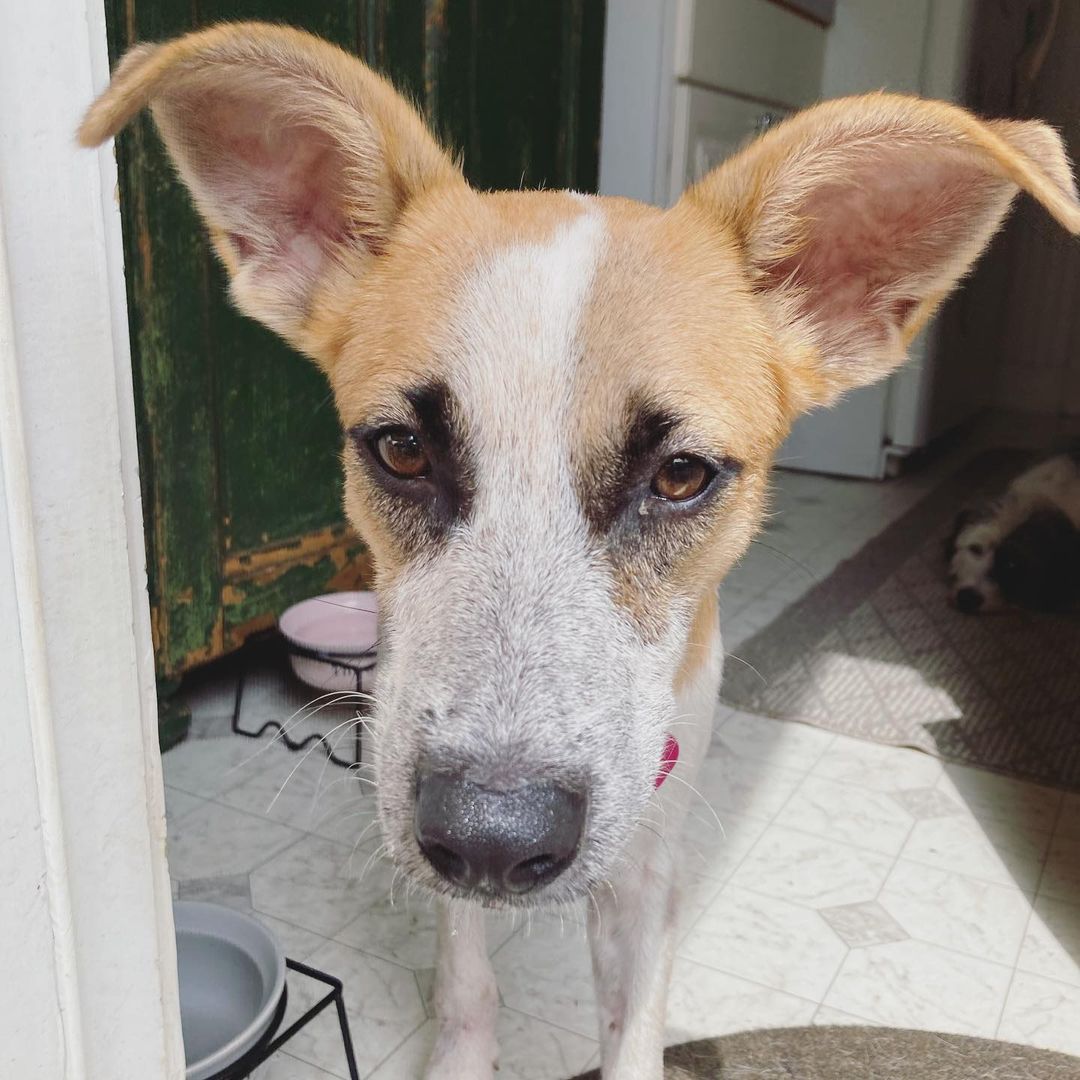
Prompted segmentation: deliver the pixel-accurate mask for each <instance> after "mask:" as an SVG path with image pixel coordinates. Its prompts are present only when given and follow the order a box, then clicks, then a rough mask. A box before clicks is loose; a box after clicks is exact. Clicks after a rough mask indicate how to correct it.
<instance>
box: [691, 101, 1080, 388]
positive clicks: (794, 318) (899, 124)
mask: <svg viewBox="0 0 1080 1080" xmlns="http://www.w3.org/2000/svg"><path fill="white" fill-rule="evenodd" d="M1020 188H1023V189H1024V190H1025V191H1029V192H1031V194H1032V195H1034V196H1035V198H1036V199H1038V200H1039V202H1041V203H1042V204H1043V206H1045V207H1046V208H1047V210H1049V211H1050V213H1051V214H1053V216H1054V217H1055V218H1057V220H1058V221H1059V222H1060V223H1061V224H1062V225H1064V226H1065V228H1067V229H1068V230H1069V231H1070V232H1074V233H1075V232H1077V231H1080V203H1078V202H1077V196H1076V187H1075V185H1074V183H1073V178H1072V172H1071V169H1070V167H1069V163H1068V160H1067V158H1066V155H1065V151H1064V148H1063V145H1062V142H1061V139H1060V138H1059V136H1058V135H1057V134H1056V133H1055V132H1054V131H1053V130H1052V129H1050V128H1048V127H1046V126H1045V125H1043V124H1040V123H1034V122H1018V121H1003V120H998V121H991V122H988V123H984V122H982V121H980V120H978V119H976V118H975V117H974V116H972V115H971V114H969V113H967V112H965V111H964V110H963V109H960V108H958V107H956V106H953V105H948V104H945V103H943V102H934V101H923V100H920V99H918V98H913V97H904V96H900V95H894V94H868V95H865V96H862V97H856V98H846V99H840V100H836V101H829V102H825V103H823V104H821V105H817V106H815V107H814V108H811V109H808V110H806V111H805V112H802V113H798V114H796V115H795V116H794V117H792V118H791V119H790V120H788V121H786V122H784V123H783V124H780V125H779V126H777V127H776V128H774V129H773V130H771V131H769V132H767V133H766V134H765V135H763V136H762V137H761V138H760V139H758V140H757V141H755V142H753V143H751V144H750V145H749V146H748V147H747V148H746V149H744V150H743V151H742V152H741V153H739V154H737V155H736V156H735V157H733V158H732V159H730V160H729V161H727V162H725V163H724V164H723V165H721V166H719V168H717V169H715V170H714V171H713V172H711V173H710V174H709V175H708V176H706V177H705V178H704V179H703V180H701V181H700V183H698V184H697V185H695V186H694V187H692V188H691V189H690V190H689V191H688V192H687V193H686V194H685V195H684V196H683V199H684V200H685V202H686V203H689V204H692V205H693V206H694V207H696V208H697V209H699V210H701V211H704V212H705V214H707V215H708V216H709V217H710V218H711V219H712V220H714V221H715V222H716V223H717V225H718V226H719V227H721V228H722V229H724V230H725V231H726V232H727V233H728V234H729V235H733V236H734V238H735V240H736V243H737V244H738V246H739V249H740V252H741V254H742V256H743V258H744V259H745V263H746V267H747V269H748V272H749V274H750V276H751V280H752V282H753V285H754V287H755V288H756V289H757V290H758V291H759V292H760V293H761V294H762V295H763V296H764V297H765V299H766V301H767V303H768V305H769V306H770V308H771V310H772V315H773V320H772V321H773V323H774V325H775V327H776V329H777V333H778V334H779V335H780V337H781V346H782V347H783V348H784V351H785V353H786V354H787V355H788V356H789V357H792V358H794V365H795V370H794V371H793V373H792V375H793V380H792V381H793V385H792V388H791V389H792V392H793V395H794V399H795V400H794V402H793V406H794V407H795V408H796V409H801V408H805V407H808V406H810V405H814V404H823V403H827V402H829V401H831V400H833V399H834V398H835V397H836V396H837V395H838V394H840V393H841V392H842V391H844V390H845V389H848V388H850V387H853V386H859V385H861V384H864V383H868V382H872V381H874V380H875V379H877V378H879V377H881V376H882V375H884V374H885V373H887V372H888V371H889V370H891V369H892V368H893V367H895V366H896V365H897V364H899V363H901V362H902V361H903V359H904V355H905V350H906V348H907V345H908V343H909V342H910V341H911V339H912V338H913V337H914V335H915V333H916V332H917V331H918V330H919V328H920V327H921V326H922V325H923V324H924V323H925V322H926V320H927V319H928V318H929V317H930V315H931V314H932V313H933V311H934V309H935V308H936V307H937V305H938V303H939V302H940V301H941V300H942V299H943V297H944V296H945V295H946V294H947V293H948V292H949V290H950V289H952V287H953V286H954V285H955V284H956V282H957V281H958V280H959V279H960V277H962V276H963V274H964V273H966V271H967V270H968V269H969V268H970V266H971V264H972V263H973V262H974V261H975V259H976V258H977V257H978V255H979V253H980V252H981V251H982V249H983V248H984V247H985V246H986V244H987V242H988V241H989V239H990V237H991V236H992V235H993V233H994V231H995V230H996V229H997V228H998V226H999V225H1000V223H1001V221H1002V219H1003V218H1004V216H1005V213H1006V211H1007V209H1008V207H1009V203H1010V202H1011V200H1012V198H1013V196H1014V195H1015V194H1016V193H1017V190H1018V189H1020Z"/></svg>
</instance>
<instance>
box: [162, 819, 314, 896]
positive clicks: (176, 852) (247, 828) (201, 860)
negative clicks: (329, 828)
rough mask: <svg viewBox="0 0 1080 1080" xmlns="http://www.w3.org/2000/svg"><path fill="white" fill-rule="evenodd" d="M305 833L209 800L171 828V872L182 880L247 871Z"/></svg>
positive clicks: (169, 847)
mask: <svg viewBox="0 0 1080 1080" xmlns="http://www.w3.org/2000/svg"><path fill="white" fill-rule="evenodd" d="M301 836H303V834H302V833H299V832H297V831H296V830H295V829H290V828H288V827H287V826H285V825H279V824H277V823H276V822H273V821H266V820H264V819H263V818H257V817H254V816H253V815H251V814H245V813H243V812H242V811H240V810H234V809H232V807H229V806H220V805H218V804H217V803H213V802H208V803H206V804H204V805H203V806H200V807H198V808H197V809H195V810H193V811H192V812H191V813H190V814H186V815H185V816H184V817H182V818H181V819H180V820H179V821H178V822H177V823H176V824H175V825H174V826H173V828H172V830H171V831H170V832H169V834H168V844H167V846H168V858H169V872H170V873H171V874H172V876H173V877H174V878H176V879H177V880H178V881H186V880H190V879H192V878H214V877H220V876H222V875H228V874H242V873H247V872H248V871H250V870H252V869H254V868H255V867H256V866H258V865H259V864H260V863H261V862H264V861H265V860H266V859H267V858H269V857H270V856H271V855H273V854H274V853H275V852H278V851H281V850H282V849H284V848H286V847H288V846H289V845H290V844H292V843H293V842H294V841H296V840H297V839H299V838H300V837H301Z"/></svg>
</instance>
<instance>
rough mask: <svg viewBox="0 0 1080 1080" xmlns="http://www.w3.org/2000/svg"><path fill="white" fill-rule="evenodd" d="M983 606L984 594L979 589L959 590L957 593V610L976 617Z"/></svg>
mask: <svg viewBox="0 0 1080 1080" xmlns="http://www.w3.org/2000/svg"><path fill="white" fill-rule="evenodd" d="M982 606H983V594H982V593H981V592H979V590H978V589H959V590H957V593H956V610H957V611H962V612H963V613H964V614H965V615H974V614H975V612H977V611H978V610H979V608H981V607H982Z"/></svg>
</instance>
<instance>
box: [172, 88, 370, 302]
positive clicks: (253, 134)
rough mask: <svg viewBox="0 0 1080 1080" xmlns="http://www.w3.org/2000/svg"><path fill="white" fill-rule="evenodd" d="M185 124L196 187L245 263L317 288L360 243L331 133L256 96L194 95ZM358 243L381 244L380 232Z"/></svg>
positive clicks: (342, 164)
mask: <svg viewBox="0 0 1080 1080" xmlns="http://www.w3.org/2000/svg"><path fill="white" fill-rule="evenodd" d="M183 122H184V126H185V128H186V129H187V141H188V144H189V145H190V146H191V147H193V148H194V149H195V153H193V154H192V158H191V166H192V169H193V172H194V177H193V187H195V188H196V189H197V191H198V193H199V195H200V197H201V198H200V201H201V202H202V203H203V204H204V205H205V208H206V210H207V216H208V217H210V219H211V220H213V221H216V222H219V223H223V224H224V226H225V228H224V231H225V233H226V234H227V235H228V237H229V239H230V242H231V243H232V245H233V248H234V250H235V252H236V255H237V257H238V258H239V259H240V260H241V261H249V260H252V259H257V260H259V261H260V262H261V263H263V264H266V263H267V261H268V260H269V264H270V265H269V267H268V268H270V269H271V270H272V272H273V273H275V274H284V275H285V276H286V277H289V278H295V279H300V280H301V281H303V280H306V281H311V280H312V279H313V278H314V277H315V276H316V274H317V273H318V271H319V269H320V268H321V266H322V264H323V263H324V261H325V259H326V258H327V256H328V255H329V254H330V253H331V252H332V251H333V250H334V249H336V248H338V247H339V246H341V245H343V244H345V243H347V242H348V241H349V240H350V239H353V235H352V234H353V232H354V230H353V227H352V222H351V221H350V219H349V216H348V213H347V209H346V199H345V183H346V168H345V158H344V154H343V153H342V151H341V149H340V148H339V147H338V145H337V144H336V142H335V141H334V140H333V138H332V137H331V136H330V135H328V134H327V133H326V132H324V131H322V130H321V129H319V128H318V127H315V126H314V125H312V124H305V123H300V122H297V121H296V119H295V118H293V117H290V116H286V115H278V114H276V113H275V111H274V110H273V109H271V108H270V107H268V104H267V102H266V101H263V100H259V98H258V96H257V95H255V94H250V95H248V94H240V95H237V96H235V97H228V98H222V97H220V96H214V97H213V98H212V99H211V98H210V97H209V95H192V96H191V97H190V98H189V99H188V101H187V102H185V108H184V115H183ZM357 239H361V240H363V241H367V240H371V241H372V242H374V240H375V230H374V229H372V232H371V236H370V237H368V236H363V237H358V238H357Z"/></svg>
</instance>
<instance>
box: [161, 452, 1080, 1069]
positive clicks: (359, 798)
mask: <svg viewBox="0 0 1080 1080" xmlns="http://www.w3.org/2000/svg"><path fill="white" fill-rule="evenodd" d="M970 449H971V447H969V448H968V450H970ZM958 453H959V452H958ZM955 458H956V455H953V459H952V460H951V461H946V462H943V463H941V464H939V465H938V466H936V467H935V468H934V469H932V470H930V471H929V472H928V473H926V474H924V475H920V476H917V477H914V478H912V479H906V480H901V481H897V482H893V483H889V484H884V485H878V484H863V483H854V482H845V481H836V480H825V479H822V478H819V477H811V476H805V475H799V474H792V473H782V474H779V475H778V483H777V488H778V490H777V496H776V499H775V502H774V506H775V509H776V515H775V516H774V519H773V521H772V523H771V526H770V528H769V530H768V531H767V533H766V534H765V536H764V537H763V542H762V544H760V545H757V546H755V547H754V548H752V549H751V551H750V552H749V553H748V555H747V557H746V558H745V559H744V561H743V562H742V564H741V565H740V566H739V567H738V568H737V569H736V571H735V572H734V574H733V575H732V577H731V578H730V580H729V581H728V582H727V583H726V584H725V586H724V587H723V589H722V594H721V597H722V615H723V619H724V625H725V638H726V642H727V644H728V647H729V649H731V650H732V651H733V652H734V653H735V654H737V653H738V651H739V648H738V647H739V643H740V642H741V641H744V640H746V638H747V637H749V636H750V635H751V634H753V633H754V632H755V631H756V630H757V629H759V628H760V627H761V626H764V625H766V624H767V623H768V622H769V621H770V620H771V619H772V618H774V617H775V616H776V615H777V614H778V613H779V612H780V611H781V610H782V609H783V608H784V607H785V606H787V604H789V603H791V602H792V601H793V600H795V599H797V598H798V596H800V595H801V594H802V592H803V591H804V590H805V589H806V588H808V587H809V586H810V585H811V584H813V582H814V581H815V580H816V579H817V578H818V577H820V576H823V575H825V574H827V573H828V572H829V571H830V570H831V569H832V568H833V567H834V566H835V565H836V563H837V562H838V561H840V560H841V559H843V558H844V557H846V556H847V555H848V554H851V553H852V552H854V551H855V550H857V549H858V548H859V547H860V546H861V545H862V544H863V543H864V542H865V541H866V540H867V539H869V538H870V537H871V536H873V535H874V534H875V533H877V532H878V531H880V530H881V528H883V527H884V526H885V525H886V524H887V523H888V522H889V521H891V520H893V519H894V518H895V517H896V516H897V515H899V514H901V513H903V512H904V510H905V509H907V507H909V506H910V505H911V504H912V503H913V502H914V501H916V500H917V499H918V498H920V497H921V495H922V494H923V493H924V491H925V490H927V488H928V487H929V486H931V485H932V484H933V482H934V480H935V478H936V475H937V473H938V472H939V471H940V470H942V469H945V468H947V467H950V465H953V464H955ZM766 545H768V546H766ZM773 549H776V550H773ZM781 552H784V553H787V554H781ZM789 556H793V557H794V558H795V560H796V561H795V562H793V561H792V559H791V557H789ZM730 662H732V663H737V662H738V661H737V660H732V661H730ZM232 679H233V676H232V675H230V674H229V673H227V672H226V673H221V672H219V673H217V674H215V675H213V676H211V677H210V678H208V679H204V680H203V681H202V682H201V683H197V684H196V685H195V686H193V687H192V688H191V689H190V691H189V693H190V700H191V702H192V704H193V705H194V707H195V709H196V724H195V731H194V735H195V736H197V737H192V738H191V739H189V741H187V742H186V743H184V744H182V745H181V746H179V747H177V748H176V749H175V750H173V751H171V752H170V753H168V754H167V755H166V756H165V759H164V760H165V779H166V784H167V797H168V800H167V801H168V817H169V860H170V867H171V871H172V875H173V879H174V887H175V890H176V892H177V894H178V895H179V896H183V897H206V898H214V899H219V900H222V901H224V902H225V903H228V904H232V905H234V906H238V907H241V908H244V909H246V910H252V911H255V912H257V913H258V915H259V917H260V918H262V919H263V920H264V921H265V922H266V923H267V924H268V925H269V926H270V927H271V929H273V930H274V932H275V933H277V934H278V935H279V936H280V938H281V940H282V942H283V945H284V947H285V950H286V952H287V953H288V954H289V955H290V956H293V957H295V958H297V959H300V960H308V961H310V962H312V963H314V964H315V965H317V966H320V967H323V968H325V969H326V970H328V971H332V972H334V973H336V974H338V975H339V976H341V978H342V979H343V980H344V982H345V988H346V996H347V1003H348V1007H349V1012H350V1015H351V1019H352V1026H353V1033H354V1037H355V1042H356V1047H357V1055H358V1059H359V1062H360V1068H361V1074H362V1075H363V1076H365V1077H367V1076H370V1077H373V1078H375V1080H391V1078H393V1080H411V1078H414V1077H418V1076H420V1075H421V1068H422V1062H423V1060H424V1057H425V1054H426V1052H427V1048H428V1047H429V1045H430V1041H431V1038H432V1034H433V1033H432V1022H431V1020H430V1013H431V1009H430V993H431V984H432V972H431V965H432V963H433V948H434V928H433V917H432V913H431V911H430V909H429V908H428V906H427V904H426V902H424V901H423V900H422V899H420V898H418V897H416V896H409V895H408V891H407V890H406V888H405V887H404V885H403V883H402V882H401V881H400V880H397V881H395V876H394V873H393V871H392V869H390V868H389V867H387V866H385V865H384V864H382V863H381V862H378V861H376V860H374V859H373V857H372V856H373V853H374V851H375V849H376V847H377V846H378V839H377V838H376V836H375V835H374V829H373V828H372V829H369V828H368V826H369V825H370V824H371V822H372V806H371V798H370V796H369V795H367V794H366V793H365V791H364V785H362V784H360V783H358V782H356V781H355V780H351V779H347V778H346V777H345V775H344V774H343V772H342V771H341V770H340V769H337V768H335V767H333V766H331V767H329V768H324V766H323V763H322V760H321V759H319V758H318V757H317V755H312V756H311V757H310V758H308V759H307V760H306V761H305V762H304V763H303V765H301V766H300V767H299V768H298V769H297V770H296V772H295V773H294V774H293V775H292V777H291V779H288V783H285V781H286V779H287V778H288V777H289V774H290V773H291V772H292V770H293V769H294V768H295V767H296V765H297V763H298V761H299V760H300V759H299V756H297V755H290V754H288V753H286V752H284V751H283V750H281V749H280V748H279V747H277V746H273V747H271V746H268V745H267V744H265V743H264V744H259V743H256V742H254V741H251V740H246V739H241V738H238V737H234V736H230V735H228V734H227V731H228V720H227V717H228V714H229V713H231V709H232ZM244 700H245V712H244V720H245V722H246V723H253V722H256V721H257V720H259V719H260V718H267V717H277V718H283V717H284V716H287V715H288V714H289V713H290V712H291V711H292V709H293V708H294V707H295V704H296V702H295V700H294V699H293V698H289V697H288V696H287V695H286V694H285V692H284V688H283V684H279V683H277V682H276V681H275V679H274V677H273V676H271V675H266V676H265V677H263V676H260V677H259V678H258V679H256V680H255V681H254V683H253V684H252V685H251V686H250V687H249V689H248V692H247V693H246V694H245V699H244ZM332 712H333V710H327V713H328V714H329V713H332ZM346 715H347V714H346ZM340 719H341V714H340V713H337V714H335V715H333V716H332V717H330V718H328V719H327V720H326V722H325V724H324V728H325V727H330V726H332V724H333V723H337V722H339V720H340ZM283 784H284V787H282V785H283ZM699 786H700V789H701V792H702V795H703V797H704V799H705V800H707V801H708V803H709V805H710V806H711V808H712V809H713V810H715V812H716V814H718V815H719V817H720V819H721V821H722V822H723V826H724V834H723V835H721V833H720V832H719V830H718V829H717V828H716V824H715V821H714V820H713V816H712V813H711V812H710V810H709V809H708V808H706V807H705V806H704V805H703V804H702V805H699V806H698V807H697V808H696V809H695V814H694V817H693V819H692V820H691V821H690V823H689V828H688V845H687V853H686V873H687V877H688V891H687V896H686V904H685V911H684V919H683V924H682V928H681V931H680V946H679V952H678V959H677V962H676V966H675V973H674V981H673V985H672V991H671V998H670V1007H669V1012H668V1036H669V1039H670V1040H671V1041H679V1040H683V1039H687V1038H693V1037H697V1036H704V1035H717V1034H723V1033H726V1032H731V1031H736V1030H740V1029H744V1028H748V1027H760V1026H769V1025H786V1024H804V1023H816V1024H833V1023H841V1024H846V1023H874V1024H892V1025H900V1026H908V1027H924V1028H930V1029H935V1030H942V1031H956V1032H967V1033H975V1034H981V1035H987V1036H995V1035H996V1036H999V1037H1001V1038H1005V1039H1010V1040H1014V1041H1018V1042H1025V1043H1032V1044H1035V1045H1039V1046H1045V1047H1050V1048H1054V1049H1059V1050H1064V1051H1069V1052H1072V1053H1076V1054H1080V1020H1078V1017H1080V795H1075V794H1074V795H1062V794H1061V793H1060V792H1057V791H1053V790H1049V789H1045V788H1039V787H1036V786H1034V785H1031V784H1025V783H1021V782H1018V781H1013V780H1008V779H1005V778H1002V777H999V776H995V775H991V774H988V773H981V772H978V771H975V770H971V769H965V768H960V767H951V766H942V764H941V763H939V762H938V761H936V760H934V759H932V758H929V757H927V756H924V755H921V754H919V753H916V752H914V751H907V750H900V749H892V748H887V747H882V746H877V745H873V744H868V743H860V742H856V741H853V740H849V739H846V738H844V737H843V736H834V735H831V734H829V733H826V732H823V731H820V730H818V729H815V728H809V727H803V726H800V725H795V724H785V723H781V722H778V721H773V720H767V719H763V718H758V717H753V716H747V715H743V714H739V713H734V712H730V711H727V710H721V712H720V713H719V714H718V717H717V728H716V735H715V738H714V742H713V747H712V751H711V754H710V757H709V759H708V761H707V762H706V764H705V767H704V772H703V775H702V778H701V783H700V785H699ZM279 789H280V794H277V793H278V792H279ZM583 934H584V931H583V929H582V926H581V925H580V923H579V922H577V921H575V920H574V919H572V918H564V919H562V920H559V919H552V918H547V917H535V918H533V919H532V920H531V921H530V922H528V923H527V924H526V923H523V922H522V921H521V920H518V921H517V922H516V923H514V922H511V921H507V920H500V919H497V918H495V917H493V918H492V919H491V923H490V935H489V938H490V948H491V951H492V955H493V961H494V965H495V968H496V971H497V974H498V978H499V986H500V992H501V994H502V1000H503V1008H502V1011H501V1014H500V1032H499V1034H500V1043H501V1046H502V1051H503V1061H502V1068H501V1070H500V1074H499V1075H500V1077H502V1078H504V1080H508V1078H518V1077H528V1078H537V1080H540V1078H551V1080H554V1078H556V1077H562V1076H567V1075H570V1074H572V1073H573V1072H575V1071H577V1070H580V1069H582V1068H584V1067H586V1066H588V1065H590V1063H595V1061H596V1048H597V1044H596V1041H595V1013H594V1008H593V1004H592V992H591V986H590V975H589V963H588V951H587V949H586V948H585V947H584V944H583ZM303 990H304V988H303V986H302V983H299V982H298V983H297V984H296V986H295V987H294V991H293V995H292V998H291V1000H290V1010H291V1011H294V1012H295V1011H296V1010H298V1009H300V1007H301V1006H302V1005H304V1003H305V1001H306V1000H307V999H306V997H305V995H304V992H303ZM289 1051H290V1053H289V1055H279V1056H278V1057H277V1059H275V1061H274V1062H273V1063H271V1064H269V1065H268V1066H266V1067H264V1068H263V1069H262V1070H260V1072H259V1074H258V1076H259V1080H329V1078H331V1077H344V1076H346V1075H347V1074H346V1072H345V1068H344V1062H343V1059H342V1055H341V1046H340V1040H339V1038H338V1036H337V1033H336V1028H335V1026H334V1023H333V1021H332V1018H331V1017H329V1016H324V1017H321V1018H320V1019H319V1021H317V1022H316V1023H315V1024H313V1025H312V1026H311V1028H310V1029H309V1030H308V1032H306V1033H305V1034H304V1035H303V1037H302V1038H299V1039H297V1040H295V1041H294V1042H293V1043H291V1044H290V1046H289Z"/></svg>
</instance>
